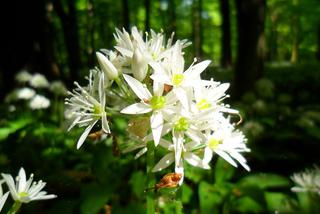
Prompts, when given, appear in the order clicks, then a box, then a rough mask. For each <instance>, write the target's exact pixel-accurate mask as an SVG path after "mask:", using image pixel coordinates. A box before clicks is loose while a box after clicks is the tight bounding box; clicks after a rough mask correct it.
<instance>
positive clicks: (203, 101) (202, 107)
mask: <svg viewBox="0 0 320 214" xmlns="http://www.w3.org/2000/svg"><path fill="white" fill-rule="evenodd" d="M210 107H211V103H209V102H208V100H206V99H201V100H200V101H199V102H198V103H197V108H198V109H200V110H205V109H208V108H210Z"/></svg>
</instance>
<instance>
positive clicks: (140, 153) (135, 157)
mask: <svg viewBox="0 0 320 214" xmlns="http://www.w3.org/2000/svg"><path fill="white" fill-rule="evenodd" d="M147 151H148V148H147V147H144V148H143V149H141V150H140V151H139V152H138V153H137V154H136V155H135V156H134V159H138V158H140V157H141V156H142V155H143V154H145V153H146V152H147Z"/></svg>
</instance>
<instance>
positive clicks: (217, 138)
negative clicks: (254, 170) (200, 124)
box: [203, 120, 250, 171]
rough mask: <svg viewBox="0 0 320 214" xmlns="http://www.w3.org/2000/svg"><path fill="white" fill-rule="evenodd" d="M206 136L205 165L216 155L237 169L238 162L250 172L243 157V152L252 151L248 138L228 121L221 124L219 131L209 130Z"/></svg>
mask: <svg viewBox="0 0 320 214" xmlns="http://www.w3.org/2000/svg"><path fill="white" fill-rule="evenodd" d="M205 136H206V140H205V141H206V142H205V145H206V148H205V152H204V158H203V161H204V163H209V162H210V161H211V159H212V156H213V154H214V153H216V154H218V155H219V156H221V157H222V158H223V159H225V160H226V161H227V162H229V163H230V164H231V165H233V166H234V167H237V163H236V162H235V160H236V161H237V162H239V163H240V164H241V165H242V166H243V167H244V168H245V169H246V170H248V171H250V168H249V166H248V165H247V161H246V159H245V158H244V157H243V156H242V155H241V153H242V152H249V151H250V149H248V148H247V146H246V138H245V136H244V135H243V134H242V132H240V131H237V130H234V127H233V126H232V125H231V124H229V121H228V120H227V121H226V122H225V124H221V125H220V127H219V129H217V130H214V131H213V130H207V132H206V135H205Z"/></svg>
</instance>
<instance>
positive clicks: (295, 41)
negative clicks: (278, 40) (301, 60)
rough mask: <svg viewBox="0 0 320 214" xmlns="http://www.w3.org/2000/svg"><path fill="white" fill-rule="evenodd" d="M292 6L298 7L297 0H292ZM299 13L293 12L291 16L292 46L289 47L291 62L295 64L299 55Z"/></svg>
mask: <svg viewBox="0 0 320 214" xmlns="http://www.w3.org/2000/svg"><path fill="white" fill-rule="evenodd" d="M293 8H294V9H295V10H296V8H298V0H293ZM299 25H300V20H299V14H297V12H294V14H293V16H292V48H291V59H290V61H291V63H292V64H295V63H297V62H298V55H299V28H300V26H299Z"/></svg>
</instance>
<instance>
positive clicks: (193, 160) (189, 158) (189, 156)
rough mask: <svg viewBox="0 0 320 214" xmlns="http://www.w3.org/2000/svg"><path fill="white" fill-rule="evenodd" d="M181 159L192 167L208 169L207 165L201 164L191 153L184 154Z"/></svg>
mask: <svg viewBox="0 0 320 214" xmlns="http://www.w3.org/2000/svg"><path fill="white" fill-rule="evenodd" d="M183 158H184V159H185V160H186V161H187V162H188V163H189V164H190V165H192V166H195V167H200V168H203V169H209V166H208V165H206V164H203V161H202V160H201V159H200V158H199V157H198V156H197V155H195V154H193V153H191V152H186V153H184V155H183Z"/></svg>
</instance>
